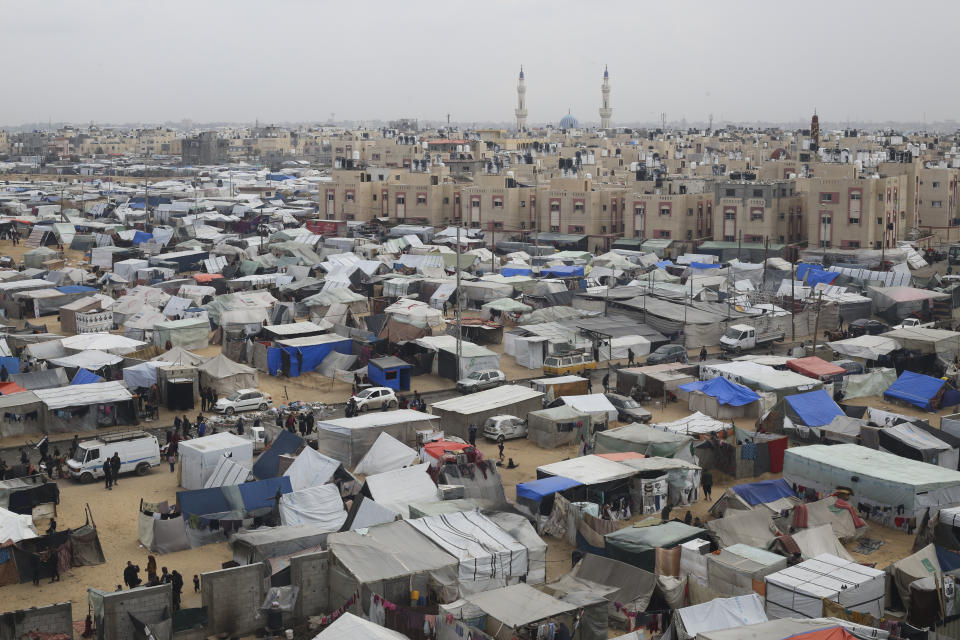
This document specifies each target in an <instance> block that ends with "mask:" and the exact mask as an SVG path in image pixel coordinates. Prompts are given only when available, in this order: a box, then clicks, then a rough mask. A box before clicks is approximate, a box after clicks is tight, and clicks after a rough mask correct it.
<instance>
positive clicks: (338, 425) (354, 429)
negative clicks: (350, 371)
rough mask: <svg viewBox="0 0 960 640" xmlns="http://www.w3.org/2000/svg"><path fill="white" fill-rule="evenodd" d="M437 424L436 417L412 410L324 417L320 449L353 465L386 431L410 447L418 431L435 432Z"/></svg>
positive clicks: (357, 462) (356, 463) (321, 427)
mask: <svg viewBox="0 0 960 640" xmlns="http://www.w3.org/2000/svg"><path fill="white" fill-rule="evenodd" d="M438 426H439V425H438V419H437V417H436V416H434V415H431V414H428V413H422V412H420V411H414V410H413V409H397V410H395V411H386V412H370V413H366V414H363V415H360V416H356V417H353V418H335V419H333V420H323V421H320V422H318V423H317V450H318V451H320V452H321V453H323V454H325V455H328V456H330V457H331V458H334V459H335V460H339V461H340V462H341V463H343V464H344V465H345V466H347V467H348V468H354V467H356V465H358V464H359V463H360V461H361V460H362V459H363V458H364V457H365V456H366V455H367V454H368V453H369V452H370V450H371V447H373V445H374V444H375V443H376V441H377V439H378V438H379V437H380V434H382V433H387V434H389V435H390V436H392V437H393V438H395V439H396V440H398V441H400V442H401V443H403V444H404V445H406V446H408V447H410V446H413V445H416V443H417V431H434V430H436V429H437V427H438Z"/></svg>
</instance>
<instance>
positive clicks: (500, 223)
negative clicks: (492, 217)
mask: <svg viewBox="0 0 960 640" xmlns="http://www.w3.org/2000/svg"><path fill="white" fill-rule="evenodd" d="M493 228H494V229H496V230H498V231H499V230H500V229H503V223H502V222H494V223H493Z"/></svg>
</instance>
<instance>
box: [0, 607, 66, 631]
mask: <svg viewBox="0 0 960 640" xmlns="http://www.w3.org/2000/svg"><path fill="white" fill-rule="evenodd" d="M31 631H39V632H41V633H65V634H66V635H68V636H73V610H72V607H71V606H70V603H69V602H58V603H57V604H51V605H47V606H45V607H31V608H30V609H20V610H17V611H8V612H5V613H0V640H19V638H20V637H21V636H23V635H24V634H27V633H30V632H31Z"/></svg>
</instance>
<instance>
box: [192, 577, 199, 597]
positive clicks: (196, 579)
mask: <svg viewBox="0 0 960 640" xmlns="http://www.w3.org/2000/svg"><path fill="white" fill-rule="evenodd" d="M193 592H194V593H200V576H198V575H197V574H193Z"/></svg>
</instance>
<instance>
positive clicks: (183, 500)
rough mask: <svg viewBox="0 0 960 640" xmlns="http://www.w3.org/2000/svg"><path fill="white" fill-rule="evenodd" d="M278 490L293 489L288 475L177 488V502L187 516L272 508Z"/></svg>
mask: <svg viewBox="0 0 960 640" xmlns="http://www.w3.org/2000/svg"><path fill="white" fill-rule="evenodd" d="M277 491H279V492H280V493H290V492H292V491H293V488H292V487H291V485H290V478H289V477H287V476H281V477H279V478H269V479H266V480H260V481H257V482H246V483H244V484H240V485H234V486H227V487H213V488H210V489H195V490H193V491H178V492H177V504H178V505H179V506H180V511H182V512H183V514H184V515H185V516H191V515H193V516H203V515H209V514H214V513H220V514H222V513H227V512H230V511H234V512H236V511H246V512H250V511H254V510H256V509H270V508H272V507H273V506H274V501H273V498H274V497H275V496H276V495H277Z"/></svg>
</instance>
